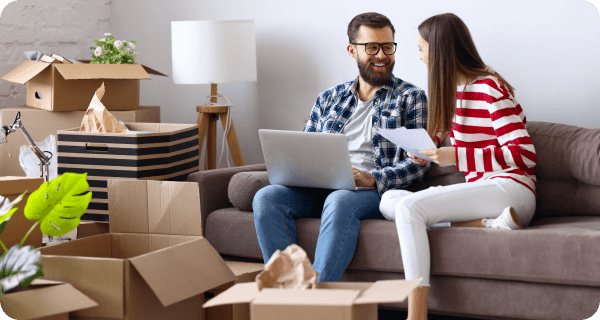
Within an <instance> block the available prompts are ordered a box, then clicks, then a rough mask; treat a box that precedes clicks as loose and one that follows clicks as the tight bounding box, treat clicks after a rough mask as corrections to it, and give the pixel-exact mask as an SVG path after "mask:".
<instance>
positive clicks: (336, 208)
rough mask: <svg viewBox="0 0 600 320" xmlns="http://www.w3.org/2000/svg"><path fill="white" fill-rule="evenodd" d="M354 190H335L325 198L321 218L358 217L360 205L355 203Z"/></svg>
mask: <svg viewBox="0 0 600 320" xmlns="http://www.w3.org/2000/svg"><path fill="white" fill-rule="evenodd" d="M357 201H359V200H357V197H356V194H355V192H353V191H349V190H336V191H334V192H332V193H331V194H329V196H328V197H327V199H325V206H324V210H323V215H325V216H324V217H323V218H334V219H346V218H358V216H359V215H360V210H362V209H361V208H360V206H358V205H357V203H356V202H357Z"/></svg>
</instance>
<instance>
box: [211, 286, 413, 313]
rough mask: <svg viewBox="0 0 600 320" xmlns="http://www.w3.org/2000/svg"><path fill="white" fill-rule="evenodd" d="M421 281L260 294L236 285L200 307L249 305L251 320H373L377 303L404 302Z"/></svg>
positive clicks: (275, 291)
mask: <svg viewBox="0 0 600 320" xmlns="http://www.w3.org/2000/svg"><path fill="white" fill-rule="evenodd" d="M421 280H422V279H421V278H419V279H416V280H410V281H405V280H386V281H377V282H375V283H370V282H320V283H317V288H316V289H307V290H295V289H270V288H265V289H263V290H261V291H258V286H257V284H256V282H249V283H240V284H236V285H234V286H233V287H231V288H229V289H228V290H226V291H225V292H223V293H221V294H220V295H218V296H216V297H214V298H212V299H210V300H208V302H206V303H205V304H204V307H205V308H211V307H214V306H220V305H228V304H239V303H250V319H252V320H259V319H260V320H275V319H278V320H279V319H286V320H296V319H311V320H342V319H345V320H358V319H361V320H363V319H364V320H370V319H377V304H378V303H390V302H402V301H404V299H406V297H408V295H409V293H410V292H411V291H412V290H413V289H414V288H416V287H417V285H418V284H419V282H421Z"/></svg>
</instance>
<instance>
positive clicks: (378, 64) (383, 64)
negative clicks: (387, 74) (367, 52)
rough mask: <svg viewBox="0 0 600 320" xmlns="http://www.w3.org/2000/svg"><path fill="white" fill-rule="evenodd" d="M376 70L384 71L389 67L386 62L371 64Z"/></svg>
mask: <svg viewBox="0 0 600 320" xmlns="http://www.w3.org/2000/svg"><path fill="white" fill-rule="evenodd" d="M370 64H371V66H372V67H373V69H374V70H382V69H385V68H386V67H388V66H389V63H386V62H370Z"/></svg>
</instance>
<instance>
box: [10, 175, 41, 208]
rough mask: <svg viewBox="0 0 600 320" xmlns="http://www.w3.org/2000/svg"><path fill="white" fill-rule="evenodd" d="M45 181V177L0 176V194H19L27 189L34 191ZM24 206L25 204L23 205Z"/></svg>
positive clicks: (28, 191) (29, 191) (30, 191)
mask: <svg viewBox="0 0 600 320" xmlns="http://www.w3.org/2000/svg"><path fill="white" fill-rule="evenodd" d="M43 183H44V178H26V177H0V195H3V196H5V197H7V196H9V195H13V194H16V195H19V194H21V193H23V192H25V190H27V193H32V192H34V191H35V190H37V189H38V188H39V187H40V186H41V185H42V184H43ZM22 206H23V207H24V205H22Z"/></svg>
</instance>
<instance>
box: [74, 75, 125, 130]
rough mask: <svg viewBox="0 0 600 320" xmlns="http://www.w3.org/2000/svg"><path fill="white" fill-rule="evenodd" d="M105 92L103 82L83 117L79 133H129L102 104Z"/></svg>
mask: <svg viewBox="0 0 600 320" xmlns="http://www.w3.org/2000/svg"><path fill="white" fill-rule="evenodd" d="M104 91H105V88H104V82H102V85H101V86H100V88H98V90H96V93H94V98H93V99H92V102H91V103H90V106H89V107H88V108H87V111H86V112H85V115H84V116H83V121H81V128H80V129H79V131H82V132H112V133H129V130H128V129H127V128H125V127H124V126H123V125H122V124H120V123H119V120H117V118H115V116H113V115H112V114H111V113H110V112H108V110H106V107H105V106H104V105H103V104H102V102H100V100H101V99H102V97H103V96H104Z"/></svg>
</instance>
